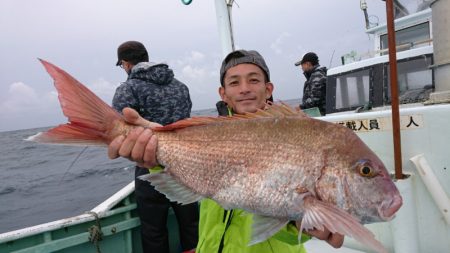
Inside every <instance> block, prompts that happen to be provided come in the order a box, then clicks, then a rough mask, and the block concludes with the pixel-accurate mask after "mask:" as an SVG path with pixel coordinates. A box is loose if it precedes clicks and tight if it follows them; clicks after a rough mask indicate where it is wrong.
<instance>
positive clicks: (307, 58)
mask: <svg viewBox="0 0 450 253" xmlns="http://www.w3.org/2000/svg"><path fill="white" fill-rule="evenodd" d="M305 62H311V64H312V65H317V64H319V57H317V54H315V53H313V52H309V53H306V54H305V55H304V56H303V58H302V59H301V60H300V61H298V62H296V63H295V66H298V65H301V64H303V63H305Z"/></svg>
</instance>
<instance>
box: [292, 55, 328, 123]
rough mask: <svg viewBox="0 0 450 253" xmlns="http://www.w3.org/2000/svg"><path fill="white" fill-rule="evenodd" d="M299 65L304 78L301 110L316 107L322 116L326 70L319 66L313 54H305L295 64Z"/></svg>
mask: <svg viewBox="0 0 450 253" xmlns="http://www.w3.org/2000/svg"><path fill="white" fill-rule="evenodd" d="M298 65H301V66H302V70H303V74H304V75H305V77H306V81H305V85H304V86H303V98H302V104H301V105H300V108H301V109H308V108H314V107H317V108H319V110H320V113H321V114H322V115H325V106H326V104H325V101H326V86H327V68H326V67H322V66H320V65H319V58H318V57H317V55H316V54H315V53H312V52H310V53H307V54H305V55H304V56H303V58H302V60H301V61H299V62H296V63H295V66H298Z"/></svg>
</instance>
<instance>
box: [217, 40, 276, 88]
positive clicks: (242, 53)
mask: <svg viewBox="0 0 450 253" xmlns="http://www.w3.org/2000/svg"><path fill="white" fill-rule="evenodd" d="M243 63H251V64H255V65H256V66H258V67H260V68H261V69H262V70H263V71H264V74H266V78H267V80H266V81H267V82H270V72H269V68H268V67H267V65H266V62H265V61H264V58H263V57H262V56H261V55H260V54H259V53H258V52H257V51H255V50H248V51H247V50H243V49H241V50H236V51H233V52H231V53H229V54H228V55H227V56H226V57H225V59H224V60H223V61H222V66H221V67H220V83H221V84H222V86H223V78H224V77H225V73H226V72H227V70H228V69H230V68H232V67H234V66H236V65H239V64H243Z"/></svg>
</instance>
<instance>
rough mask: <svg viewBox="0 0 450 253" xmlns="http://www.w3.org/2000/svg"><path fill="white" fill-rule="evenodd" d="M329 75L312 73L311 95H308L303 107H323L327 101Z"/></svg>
mask: <svg viewBox="0 0 450 253" xmlns="http://www.w3.org/2000/svg"><path fill="white" fill-rule="evenodd" d="M326 83H327V77H326V76H325V75H323V74H322V73H313V74H312V75H311V96H310V97H308V98H307V99H306V100H305V101H304V103H303V104H302V105H301V106H300V107H301V108H312V107H319V108H320V107H321V106H322V103H323V101H325V92H326Z"/></svg>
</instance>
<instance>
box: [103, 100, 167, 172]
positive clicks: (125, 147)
mask: <svg viewBox="0 0 450 253" xmlns="http://www.w3.org/2000/svg"><path fill="white" fill-rule="evenodd" d="M122 113H123V116H124V118H125V121H126V122H128V123H130V124H132V125H136V126H140V127H136V128H135V129H133V130H132V131H131V132H130V133H129V134H128V135H127V136H126V137H125V136H123V135H121V136H118V137H116V138H115V139H114V140H113V141H112V142H111V143H110V144H109V146H108V156H109V158H110V159H115V158H117V157H119V156H121V157H125V158H127V159H129V160H131V161H135V162H137V164H138V166H141V167H145V168H152V167H155V166H156V165H158V161H157V160H156V147H157V146H158V139H157V137H156V135H153V132H152V130H150V129H148V127H156V126H161V125H159V124H156V123H153V122H150V121H148V120H146V119H144V118H142V117H141V116H140V115H139V114H138V113H137V112H136V111H135V110H133V109H131V108H125V109H123V111H122ZM144 127H147V129H144Z"/></svg>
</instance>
